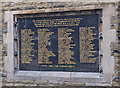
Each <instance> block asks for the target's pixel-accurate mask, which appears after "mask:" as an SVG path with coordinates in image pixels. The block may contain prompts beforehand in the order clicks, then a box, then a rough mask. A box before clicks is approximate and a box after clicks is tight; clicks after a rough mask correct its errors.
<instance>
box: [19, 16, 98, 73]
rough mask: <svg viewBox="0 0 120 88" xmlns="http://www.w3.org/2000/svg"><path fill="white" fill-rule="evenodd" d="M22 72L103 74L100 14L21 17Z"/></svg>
mask: <svg viewBox="0 0 120 88" xmlns="http://www.w3.org/2000/svg"><path fill="white" fill-rule="evenodd" d="M18 23H19V25H18V30H19V69H20V70H26V71H67V72H99V25H98V15H97V14H91V15H71V16H54V17H36V18H18Z"/></svg>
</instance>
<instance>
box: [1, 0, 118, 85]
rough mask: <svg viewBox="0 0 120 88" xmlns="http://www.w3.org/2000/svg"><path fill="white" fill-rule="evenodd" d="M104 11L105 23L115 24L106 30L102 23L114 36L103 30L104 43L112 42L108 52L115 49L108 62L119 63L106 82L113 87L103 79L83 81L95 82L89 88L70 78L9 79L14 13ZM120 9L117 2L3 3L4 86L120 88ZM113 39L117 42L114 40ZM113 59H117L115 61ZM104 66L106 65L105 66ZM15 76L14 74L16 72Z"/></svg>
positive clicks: (115, 64)
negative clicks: (99, 87) (10, 39)
mask: <svg viewBox="0 0 120 88" xmlns="http://www.w3.org/2000/svg"><path fill="white" fill-rule="evenodd" d="M103 8H105V9H104V11H103V14H105V16H103V17H102V19H105V20H103V23H106V22H111V23H108V25H104V27H103V26H102V25H103V23H102V22H101V23H102V24H101V28H103V29H105V28H108V30H110V34H108V33H107V31H106V30H103V31H104V33H105V34H104V36H103V39H104V38H108V42H110V43H111V45H110V46H108V45H107V47H108V49H111V55H110V58H109V57H108V56H107V57H105V58H107V59H106V61H107V60H109V59H112V60H113V59H114V61H115V63H114V62H113V63H114V69H112V70H113V71H114V74H113V73H112V72H113V71H111V73H110V74H109V75H110V76H109V75H108V73H109V72H106V73H107V76H106V78H105V80H109V83H108V82H105V81H101V80H102V79H100V80H97V79H88V78H85V79H82V78H81V80H84V81H87V80H89V81H91V83H87V84H86V83H84V82H83V83H81V82H80V81H77V82H76V81H75V80H77V79H72V81H68V80H70V79H69V78H68V79H65V78H63V79H64V81H62V80H63V79H59V80H56V78H55V79H54V78H48V79H51V80H52V81H49V80H44V79H45V78H41V79H43V80H42V81H41V80H39V79H36V78H34V77H27V78H24V80H18V79H19V78H20V77H18V79H16V78H15V79H8V76H9V65H7V64H5V63H7V61H6V60H8V62H9V61H10V60H11V59H10V58H12V56H11V57H7V56H8V55H9V52H11V51H10V50H11V49H10V48H9V49H8V47H13V46H11V43H9V38H7V36H9V31H10V29H9V28H11V27H12V24H11V23H8V20H11V13H12V12H13V13H16V14H28V13H29V14H31V13H36V12H41V13H46V12H55V11H56V12H59V11H60V12H62V11H74V10H78V11H79V10H89V9H90V10H91V9H103ZM117 8H118V9H117ZM119 8H120V6H118V2H113V0H112V1H111V2H97V1H95V2H78V1H76V2H47V1H46V2H32V1H29V0H28V1H22V2H18V1H17V0H16V1H11V0H8V1H7V2H4V1H3V0H2V1H1V3H0V76H1V78H2V79H1V81H2V82H1V83H2V86H89V85H91V86H112V85H113V86H120V79H119V78H120V74H119V73H120V68H119V67H120V66H119V64H120V63H119V62H120V61H119V59H120V51H119V50H120V30H119V29H120V28H119V24H120V23H118V22H119V20H120V19H119V17H120V16H119V10H120V9H119ZM108 10H109V11H108ZM110 10H111V11H110ZM107 11H108V12H107ZM16 16H17V15H16ZM107 16H108V19H109V17H110V19H109V20H110V21H107V20H108V19H107V18H106V17H107ZM117 16H118V17H117ZM13 19H14V18H13ZM109 25H110V29H109V27H107V26H109ZM105 26H106V27H105ZM116 31H117V32H116ZM115 33H116V34H115ZM109 35H110V37H109ZM116 36H118V37H117V38H116ZM11 37H13V35H11ZM112 37H113V38H116V39H111V38H112ZM110 39H111V40H110ZM106 40H107V39H106ZM109 40H110V41H109ZM112 40H113V41H112ZM101 41H102V40H101ZM102 42H103V44H106V41H104V40H103V41H102ZM101 46H102V48H103V49H104V48H105V47H106V46H105V45H101ZM107 47H106V48H107ZM105 51H106V50H105ZM108 51H109V50H108ZM11 53H13V52H11ZM100 54H101V58H102V57H103V55H104V54H106V53H104V54H103V53H102V52H101V53H100ZM111 56H113V58H111ZM108 63H111V62H109V61H108ZM11 64H12V63H11ZM102 64H103V65H105V64H104V63H102ZM109 66H110V65H109ZM13 68H14V67H13ZM13 68H12V69H13ZM10 69H11V68H10ZM105 69H108V67H107V66H106V68H105ZM109 71H110V70H109ZM12 73H14V71H13V72H12ZM103 73H104V72H103ZM106 73H105V74H106ZM111 74H112V79H111ZM25 79H32V80H25ZM46 79H47V78H46ZM92 81H93V83H92ZM95 82H96V83H95ZM110 82H111V83H110Z"/></svg>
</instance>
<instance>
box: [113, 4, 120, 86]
mask: <svg viewBox="0 0 120 88" xmlns="http://www.w3.org/2000/svg"><path fill="white" fill-rule="evenodd" d="M117 11H118V18H117V19H118V21H116V23H117V22H118V29H117V34H116V35H117V39H116V40H117V41H116V42H115V43H113V50H112V55H113V56H114V57H115V67H114V69H115V73H114V78H113V85H118V86H120V3H119V5H118V9H117Z"/></svg>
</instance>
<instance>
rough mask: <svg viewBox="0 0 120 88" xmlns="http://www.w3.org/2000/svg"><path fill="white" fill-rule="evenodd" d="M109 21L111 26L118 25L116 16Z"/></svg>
mask: <svg viewBox="0 0 120 88" xmlns="http://www.w3.org/2000/svg"><path fill="white" fill-rule="evenodd" d="M110 21H111V24H117V23H118V17H117V16H112V17H111V19H110Z"/></svg>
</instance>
